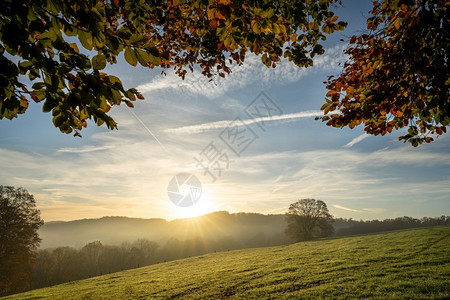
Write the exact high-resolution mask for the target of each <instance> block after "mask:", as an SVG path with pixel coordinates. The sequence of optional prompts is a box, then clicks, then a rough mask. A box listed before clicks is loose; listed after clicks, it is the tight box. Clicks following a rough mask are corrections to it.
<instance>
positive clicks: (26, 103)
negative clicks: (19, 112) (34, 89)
mask: <svg viewBox="0 0 450 300" xmlns="http://www.w3.org/2000/svg"><path fill="white" fill-rule="evenodd" d="M20 106H22V107H25V108H27V107H28V101H27V100H23V99H22V100H20Z"/></svg>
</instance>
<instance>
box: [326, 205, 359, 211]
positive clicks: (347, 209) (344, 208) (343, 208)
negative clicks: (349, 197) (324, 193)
mask: <svg viewBox="0 0 450 300" xmlns="http://www.w3.org/2000/svg"><path fill="white" fill-rule="evenodd" d="M333 207H335V208H338V209H342V210H346V211H353V212H362V211H361V210H358V209H353V208H348V207H345V206H341V205H337V204H335V205H333Z"/></svg>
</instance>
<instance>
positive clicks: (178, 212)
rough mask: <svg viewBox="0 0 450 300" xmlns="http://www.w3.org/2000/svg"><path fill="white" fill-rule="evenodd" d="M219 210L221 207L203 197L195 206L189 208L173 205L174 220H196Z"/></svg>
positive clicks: (205, 196) (208, 198)
mask: <svg viewBox="0 0 450 300" xmlns="http://www.w3.org/2000/svg"><path fill="white" fill-rule="evenodd" d="M217 210H219V207H218V206H217V205H216V204H214V202H213V201H212V200H211V198H210V197H208V196H207V195H202V197H201V198H200V200H199V201H198V202H197V203H195V204H194V205H191V206H188V207H180V206H176V205H173V218H174V219H186V218H194V217H198V216H201V215H205V214H209V213H212V212H214V211H217Z"/></svg>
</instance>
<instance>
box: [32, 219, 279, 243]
mask: <svg viewBox="0 0 450 300" xmlns="http://www.w3.org/2000/svg"><path fill="white" fill-rule="evenodd" d="M285 227H286V222H285V219H284V215H262V214H257V213H232V214H230V213H228V212H226V211H219V212H214V213H210V214H207V215H203V216H200V217H197V218H191V219H177V220H173V221H166V220H164V219H138V218H127V217H103V218H100V219H83V220H76V221H68V222H60V221H58V222H48V223H45V224H44V225H43V226H42V227H41V229H40V230H39V235H40V236H41V238H42V242H41V246H40V247H41V248H43V249H44V248H49V247H58V246H71V247H76V248H79V247H83V246H84V245H85V244H86V243H88V242H92V241H101V242H102V243H104V244H108V245H118V244H120V243H122V242H127V241H128V242H131V241H134V240H136V239H139V238H146V239H149V240H152V241H155V242H157V243H159V244H164V243H165V242H166V241H167V240H169V239H171V238H175V239H179V240H187V239H194V238H197V237H201V238H202V239H204V240H218V239H221V238H227V237H232V238H233V239H234V240H235V241H237V242H238V243H243V242H245V244H246V245H248V246H251V240H252V239H265V240H267V245H281V244H284V243H287V242H288V241H287V240H286V236H285V235H284V229H285ZM249 242H250V245H249Z"/></svg>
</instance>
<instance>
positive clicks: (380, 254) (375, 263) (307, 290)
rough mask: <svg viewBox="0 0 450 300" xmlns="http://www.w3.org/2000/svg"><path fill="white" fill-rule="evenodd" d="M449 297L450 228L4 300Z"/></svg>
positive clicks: (230, 259)
mask: <svg viewBox="0 0 450 300" xmlns="http://www.w3.org/2000/svg"><path fill="white" fill-rule="evenodd" d="M167 298H178V299H191V298H202V299H222V298H233V299H239V298H244V299H247V298H251V299H260V298H263V299H267V298H270V299H280V298H281V299H284V298H291V299H318V298H321V299H325V298H326V299H361V298H371V299H450V227H448V226H447V227H434V228H428V229H416V230H406V231H396V232H389V233H381V234H372V235H364V236H354V237H347V238H339V239H327V240H320V241H313V242H304V243H298V244H294V245H289V246H281V247H270V248H258V249H246V250H238V251H230V252H221V253H213V254H208V255H203V256H199V257H193V258H188V259H182V260H178V261H173V262H168V263H163V264H158V265H153V266H149V267H144V268H140V269H134V270H128V271H124V272H120V273H114V274H109V275H105V276H100V277H95V278H91V279H87V280H80V281H76V282H71V283H67V284H62V285H58V286H54V287H50V288H44V289H39V290H34V291H30V292H27V293H23V294H18V295H15V296H10V297H6V298H5V299H167Z"/></svg>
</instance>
